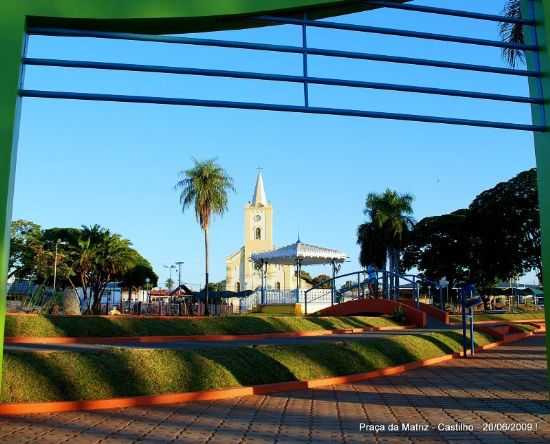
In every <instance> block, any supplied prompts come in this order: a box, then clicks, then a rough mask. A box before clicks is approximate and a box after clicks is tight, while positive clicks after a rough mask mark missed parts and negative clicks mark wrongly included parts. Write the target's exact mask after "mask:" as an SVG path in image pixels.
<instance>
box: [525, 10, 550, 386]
mask: <svg viewBox="0 0 550 444" xmlns="http://www.w3.org/2000/svg"><path fill="white" fill-rule="evenodd" d="M521 7H522V16H523V17H526V18H533V19H535V20H536V22H537V26H536V28H532V27H527V28H526V29H525V30H524V35H525V39H526V41H527V42H528V43H537V44H538V45H539V46H540V47H541V49H540V51H539V52H537V53H530V52H529V51H528V52H527V54H526V59H527V66H528V68H529V69H536V70H538V71H540V72H541V73H542V77H540V78H539V79H533V78H530V79H529V92H530V95H531V97H535V95H537V96H538V97H543V98H544V102H545V103H544V105H532V106H531V110H532V120H533V123H535V122H539V123H541V124H544V125H548V124H549V123H550V119H549V117H550V48H549V47H548V44H549V43H550V2H549V1H547V0H521ZM533 137H534V142H535V155H536V159H537V179H538V195H539V208H540V223H541V232H542V272H543V281H544V284H545V287H546V291H545V293H544V315H545V319H546V344H550V328H549V326H550V325H549V321H550V291H548V289H549V288H550V133H549V132H536V133H533ZM546 360H547V362H548V369H549V375H550V353H548V345H547V351H546Z"/></svg>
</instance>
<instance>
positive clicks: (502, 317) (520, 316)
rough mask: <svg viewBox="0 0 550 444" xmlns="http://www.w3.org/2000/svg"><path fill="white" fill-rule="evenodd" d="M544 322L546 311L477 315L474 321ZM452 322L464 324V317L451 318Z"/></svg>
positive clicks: (454, 316)
mask: <svg viewBox="0 0 550 444" xmlns="http://www.w3.org/2000/svg"><path fill="white" fill-rule="evenodd" d="M531 319H532V320H538V321H544V310H540V311H525V312H520V313H503V314H485V313H480V314H475V315H474V321H513V320H518V321H526V320H531ZM451 322H462V316H456V315H453V316H451Z"/></svg>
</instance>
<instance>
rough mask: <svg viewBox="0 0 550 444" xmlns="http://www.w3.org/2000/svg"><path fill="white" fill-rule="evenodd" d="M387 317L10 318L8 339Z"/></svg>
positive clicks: (359, 322) (284, 327)
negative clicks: (11, 337)
mask: <svg viewBox="0 0 550 444" xmlns="http://www.w3.org/2000/svg"><path fill="white" fill-rule="evenodd" d="M399 325H400V324H398V323H397V322H395V321H393V320H392V319H390V318H387V317H376V316H348V317H338V318H337V317H308V318H303V317H295V316H262V315H257V316H253V315H246V316H226V317H220V318H208V319H192V318H188V319H174V318H165V319H158V318H156V319H151V318H150V319H147V318H145V319H144V318H132V317H116V316H113V317H100V316H42V315H23V316H19V315H11V316H10V315H8V316H7V317H6V330H5V335H6V336H35V337H36V336H41V337H52V336H70V337H82V336H101V337H110V336H180V335H181V336H184V335H213V334H254V333H282V332H305V331H316V330H331V329H339V328H366V327H392V326H393V327H395V326H399Z"/></svg>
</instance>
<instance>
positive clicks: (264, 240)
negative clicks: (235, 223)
mask: <svg viewBox="0 0 550 444" xmlns="http://www.w3.org/2000/svg"><path fill="white" fill-rule="evenodd" d="M273 249H274V245H273V207H272V206H271V204H270V203H269V202H268V200H267V198H266V194H265V189H264V181H263V177H262V174H261V172H259V173H258V177H257V179H256V186H255V188H254V194H253V196H252V201H251V202H249V203H248V204H247V205H246V206H245V208H244V242H243V246H242V247H241V248H240V249H239V250H237V251H236V252H235V253H233V254H232V255H230V256H229V257H228V258H227V259H226V290H229V291H244V290H256V289H257V288H259V287H260V286H261V280H262V278H261V272H260V271H259V270H257V269H256V268H255V267H254V263H253V262H252V261H251V260H250V257H251V255H252V254H253V253H260V252H264V251H271V250H273ZM266 280H267V282H266V286H267V288H268V289H271V290H282V291H284V290H292V289H294V288H296V275H295V269H294V267H293V266H288V265H287V266H283V265H268V268H267V274H266Z"/></svg>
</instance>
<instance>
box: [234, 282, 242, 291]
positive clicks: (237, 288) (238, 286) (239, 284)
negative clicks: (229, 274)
mask: <svg viewBox="0 0 550 444" xmlns="http://www.w3.org/2000/svg"><path fill="white" fill-rule="evenodd" d="M235 290H236V291H237V292H239V291H241V283H240V282H237V285H235Z"/></svg>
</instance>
